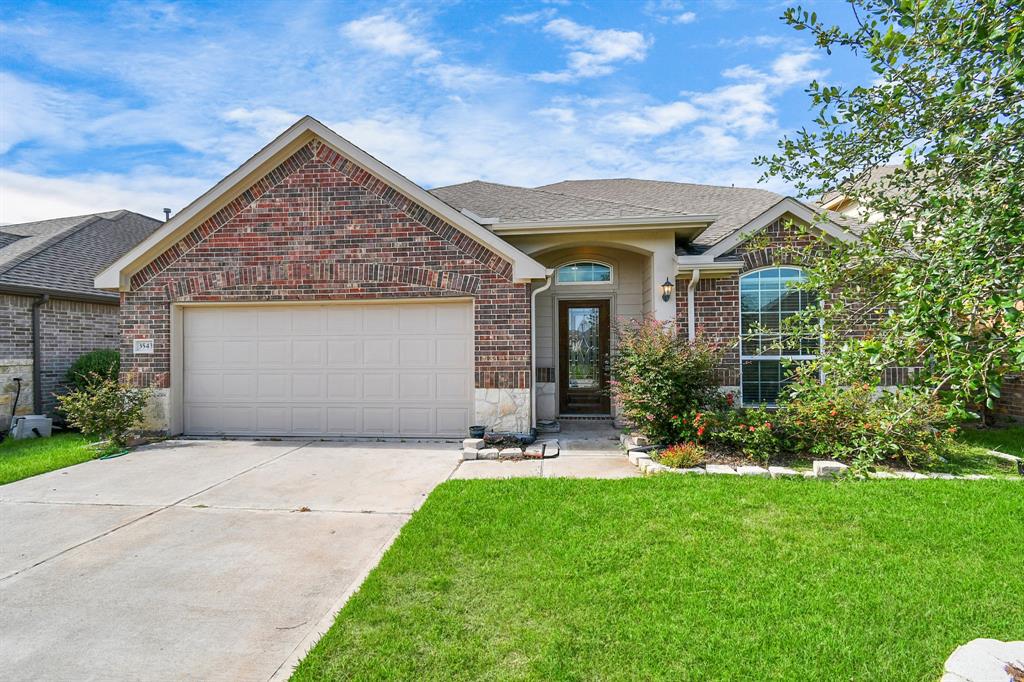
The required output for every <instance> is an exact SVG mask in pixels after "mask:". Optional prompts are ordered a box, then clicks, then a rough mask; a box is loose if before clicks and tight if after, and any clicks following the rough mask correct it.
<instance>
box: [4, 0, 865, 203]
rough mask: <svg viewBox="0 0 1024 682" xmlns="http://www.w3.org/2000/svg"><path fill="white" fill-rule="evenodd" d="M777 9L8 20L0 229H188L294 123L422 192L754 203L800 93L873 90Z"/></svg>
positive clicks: (672, 5) (366, 11)
mask: <svg viewBox="0 0 1024 682" xmlns="http://www.w3.org/2000/svg"><path fill="white" fill-rule="evenodd" d="M785 6H786V3H779V2H775V1H774V0H766V1H764V2H744V1H742V0H731V1H730V0H718V1H714V0H692V1H689V2H681V1H679V0H649V1H644V0H639V1H637V2H617V3H612V2H596V1H593V0H588V1H586V2H576V1H575V0H570V1H561V0H560V1H557V2H541V1H538V2H508V3H498V2H429V3H397V4H387V3H384V2H365V3H329V2H320V3H318V2H273V1H264V2H259V1H257V2H230V3H202V2H119V3H112V4H102V3H95V2H82V3H75V2H60V3H34V2H21V3H17V4H15V3H13V2H11V1H10V0H6V1H4V0H0V223H3V222H8V223H9V222H19V221H24V220H35V219H40V218H46V217H54V216H59V215H71V214H76V213H86V212H92V211H98V210H111V209H115V208H130V209H132V210H136V211H139V212H142V213H146V214H149V215H154V216H159V215H160V209H161V208H163V207H164V206H168V207H171V208H173V209H174V210H178V209H180V208H182V207H183V206H185V205H186V204H187V203H188V202H190V201H191V200H193V199H194V198H195V197H197V196H198V195H199V194H201V193H202V192H203V191H205V190H206V189H208V188H209V187H210V186H211V185H212V184H214V183H215V182H216V181H217V180H219V179H220V178H221V177H223V176H224V175H225V174H227V173H228V172H230V171H231V170H232V169H234V168H235V167H236V166H237V165H239V164H240V163H241V162H243V161H244V160H245V159H246V158H248V157H249V156H251V155H252V154H253V153H255V152H256V151H258V150H259V149H260V147H262V146H263V145H265V144H266V143H267V142H269V141H270V140H271V139H272V138H273V137H274V136H275V135H277V134H278V133H279V132H281V131H282V130H284V129H285V128H286V127H288V125H290V124H291V123H292V122H294V121H295V120H296V119H297V118H299V117H300V116H302V115H303V114H311V115H313V116H315V117H317V118H319V119H320V120H321V121H323V122H324V123H326V124H327V125H329V126H331V127H332V128H334V129H335V130H337V131H338V132H339V133H341V134H342V135H344V136H345V137H347V138H348V139H350V140H351V141H352V142H354V143H355V144H357V145H358V146H360V147H362V148H364V149H366V150H367V151H369V152H370V153H372V154H374V155H375V156H377V157H378V158H380V159H381V160H382V161H384V162H385V163H387V164H388V165H390V166H392V167H393V168H395V169H396V170H398V171H400V172H401V173H403V174H405V175H407V176H408V177H410V178H412V179H413V180H415V181H417V182H419V183H421V184H423V185H424V186H427V187H432V186H437V185H444V184H451V183H456V182H462V181H466V180H471V179H484V180H490V181H494V182H504V183H508V184H517V185H526V186H535V185H540V184H544V183H549V182H555V181H558V180H563V179H575V178H592V177H642V178H655V179H666V180H677V181H683V182H705V183H713V184H736V185H747V186H751V185H754V184H755V183H756V181H757V179H758V177H759V176H760V172H759V170H758V169H756V168H754V167H753V166H752V165H751V164H750V160H751V159H752V158H753V157H754V156H755V155H756V154H758V153H764V152H766V151H770V150H771V149H773V148H774V144H775V141H776V140H777V139H778V137H779V136H780V135H781V134H782V133H784V132H786V131H791V130H794V129H796V128H799V127H800V126H802V125H809V124H810V121H811V118H812V114H811V112H810V111H809V109H808V103H807V97H806V95H805V94H804V93H803V88H804V87H805V86H806V84H807V82H809V81H810V80H811V79H812V78H818V79H819V80H824V81H828V82H830V83H835V84H843V85H851V84H853V83H856V82H866V81H868V80H869V79H870V74H869V72H868V71H867V69H866V68H865V67H864V66H863V65H862V64H861V63H859V62H857V61H856V60H854V59H853V58H851V57H849V56H847V55H832V56H827V55H825V54H824V52H822V51H820V50H817V49H815V48H814V47H813V45H811V44H810V42H809V41H810V38H809V36H808V35H807V34H806V32H796V31H793V30H792V29H790V28H788V27H787V26H785V25H784V24H783V23H782V22H781V21H780V20H779V16H780V15H781V14H782V11H783V9H784V7H785ZM808 6H809V7H814V8H815V9H817V11H818V13H819V14H821V15H824V16H825V17H827V18H829V19H834V20H836V21H847V20H848V19H849V16H850V15H849V9H848V7H847V6H846V5H845V3H843V4H840V3H838V2H834V3H833V2H829V3H823V2H820V1H819V2H817V3H813V2H812V3H809V4H808ZM766 186H767V187H769V188H772V189H781V190H785V188H784V187H782V186H779V185H778V184H772V183H769V184H768V185H766Z"/></svg>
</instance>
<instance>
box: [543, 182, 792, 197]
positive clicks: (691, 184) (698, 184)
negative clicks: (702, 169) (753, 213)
mask: <svg viewBox="0 0 1024 682" xmlns="http://www.w3.org/2000/svg"><path fill="white" fill-rule="evenodd" d="M621 180H628V181H630V182H656V183H658V184H661V185H686V186H688V187H714V188H717V189H739V190H744V191H748V192H765V193H767V194H775V195H777V196H786V195H784V194H779V193H778V192H773V191H772V190H770V189H762V188H760V187H737V186H736V185H712V184H708V183H705V182H679V181H678V180H654V179H651V178H590V179H584V180H559V181H558V182H552V183H549V184H547V185H540V186H539V187H537V188H535V189H541V188H544V187H551V186H552V185H563V184H568V183H572V182H615V181H621Z"/></svg>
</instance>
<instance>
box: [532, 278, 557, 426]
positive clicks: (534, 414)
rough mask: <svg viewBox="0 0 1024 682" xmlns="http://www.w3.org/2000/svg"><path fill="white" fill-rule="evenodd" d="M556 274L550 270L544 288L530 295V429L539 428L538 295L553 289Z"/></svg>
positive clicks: (535, 290) (539, 288)
mask: <svg viewBox="0 0 1024 682" xmlns="http://www.w3.org/2000/svg"><path fill="white" fill-rule="evenodd" d="M554 274H555V271H554V270H553V269H548V270H547V271H546V272H545V276H544V286H542V287H538V288H536V289H534V290H533V293H532V294H530V428H536V427H537V294H539V293H541V292H542V291H547V290H548V289H549V288H551V285H552V284H554V282H555V278H554V276H553V275H554Z"/></svg>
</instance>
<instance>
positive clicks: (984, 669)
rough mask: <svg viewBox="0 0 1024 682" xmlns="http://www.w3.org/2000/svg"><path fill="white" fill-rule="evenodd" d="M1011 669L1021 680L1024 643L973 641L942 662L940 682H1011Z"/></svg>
mask: <svg viewBox="0 0 1024 682" xmlns="http://www.w3.org/2000/svg"><path fill="white" fill-rule="evenodd" d="M1013 668H1016V669H1017V670H1018V671H1019V672H1018V673H1017V674H1018V675H1022V676H1024V642H1019V641H1018V642H1002V641H1000V640H998V639H974V640H971V641H970V642H968V643H967V644H963V645H961V646H958V647H957V648H956V649H954V650H953V653H952V655H950V657H949V658H948V659H946V666H945V670H944V671H943V672H944V673H945V674H944V675H943V676H942V680H941V682H1003V681H1005V682H1013V681H1014V680H1019V679H1021V677H1014V675H1013V674H1011V672H1010V671H1011V670H1013Z"/></svg>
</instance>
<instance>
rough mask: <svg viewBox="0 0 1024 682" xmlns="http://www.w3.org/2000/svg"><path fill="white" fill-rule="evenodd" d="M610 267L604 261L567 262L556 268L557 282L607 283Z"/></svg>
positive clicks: (610, 274) (609, 277)
mask: <svg viewBox="0 0 1024 682" xmlns="http://www.w3.org/2000/svg"><path fill="white" fill-rule="evenodd" d="M611 281H612V268H611V266H610V265H605V264H604V263H569V264H568V265H563V266H562V267H560V268H558V283H559V284H607V283H608V282H611Z"/></svg>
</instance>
